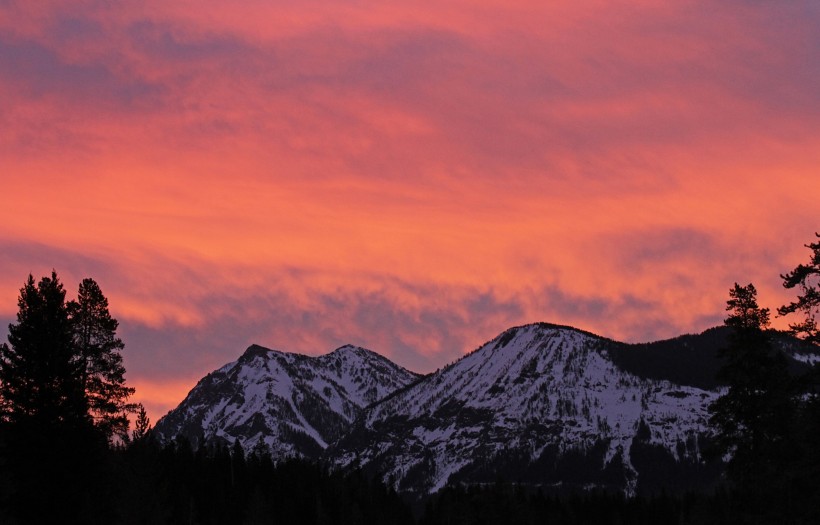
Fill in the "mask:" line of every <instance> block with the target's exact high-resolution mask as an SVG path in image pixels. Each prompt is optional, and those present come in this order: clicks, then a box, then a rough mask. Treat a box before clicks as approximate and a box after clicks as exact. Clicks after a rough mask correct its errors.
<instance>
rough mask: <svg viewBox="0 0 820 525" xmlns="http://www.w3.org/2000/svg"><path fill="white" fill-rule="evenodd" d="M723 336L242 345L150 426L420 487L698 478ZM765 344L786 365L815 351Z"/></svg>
mask: <svg viewBox="0 0 820 525" xmlns="http://www.w3.org/2000/svg"><path fill="white" fill-rule="evenodd" d="M726 334H727V333H726V331H725V330H723V329H713V330H707V331H706V332H704V333H703V334H700V335H688V336H682V337H679V338H676V339H672V340H669V341H660V342H657V343H650V344H644V345H626V344H623V343H618V342H615V341H611V340H608V339H604V338H601V337H598V336H595V335H594V334H590V333H586V332H582V331H579V330H576V329H573V328H569V327H561V326H555V325H548V324H534V325H527V326H523V327H518V328H512V329H510V330H507V331H505V332H504V333H502V334H500V335H499V336H498V337H496V338H495V339H493V340H492V341H490V342H488V343H486V344H484V345H482V346H481V347H479V348H478V349H476V350H475V351H473V352H472V353H470V354H468V355H465V356H464V357H463V358H461V359H460V360H458V361H456V362H455V363H453V364H452V365H450V366H448V367H446V368H444V369H442V370H439V371H438V372H436V373H434V374H430V375H428V376H424V377H422V376H418V375H416V374H413V373H411V372H408V371H406V370H404V369H403V368H401V367H399V366H398V365H395V364H393V363H391V362H390V361H388V360H387V359H385V358H383V357H381V356H379V355H377V354H374V353H372V352H369V351H367V350H363V349H360V348H354V347H343V348H340V349H339V350H336V351H335V352H332V353H330V354H327V355H324V356H321V357H307V356H302V355H297V354H287V353H283V352H276V351H272V350H267V349H264V348H261V347H257V346H253V347H251V348H249V349H248V350H247V351H246V352H245V354H244V355H243V356H242V357H241V358H240V359H239V360H238V361H236V362H234V363H230V364H228V365H226V366H225V367H223V368H221V369H219V370H217V371H215V372H213V373H211V374H209V375H208V376H206V377H205V378H204V379H203V380H202V381H200V383H199V384H198V385H197V386H196V387H195V388H194V389H193V390H192V391H191V393H190V394H189V395H188V397H187V398H186V399H185V401H183V403H182V404H181V405H180V406H179V407H178V408H177V409H175V410H174V411H172V412H170V413H169V414H168V415H167V416H166V417H165V418H163V419H162V420H160V422H159V423H158V424H157V430H156V432H157V435H158V436H159V437H160V438H161V439H166V440H167V439H169V438H171V437H173V436H175V435H177V434H183V435H185V436H187V437H188V438H189V439H191V440H192V441H194V442H195V443H196V442H197V441H198V440H199V439H201V437H204V438H205V439H208V440H220V439H221V440H225V441H233V440H234V439H238V440H239V441H240V442H241V443H242V444H243V446H245V447H246V448H249V447H253V446H258V445H259V444H263V445H264V446H266V447H268V448H269V449H270V450H271V452H272V453H273V455H274V457H276V458H281V457H285V456H293V455H296V456H303V457H309V458H318V457H321V458H323V459H325V460H326V461H328V462H331V463H334V464H336V465H338V466H341V467H349V466H358V467H362V468H363V469H365V470H366V471H368V472H371V473H373V474H378V475H380V476H382V477H383V478H384V479H385V480H387V481H389V482H390V483H393V484H394V485H395V486H396V488H397V489H399V490H401V491H403V492H405V493H408V494H417V495H423V494H426V493H429V492H433V491H435V490H438V489H440V488H441V487H443V486H444V485H445V484H447V483H493V482H495V481H496V480H498V479H499V478H502V479H507V480H509V481H518V482H522V483H531V484H537V485H539V486H542V487H544V486H547V487H552V488H554V489H556V490H561V489H565V488H572V487H580V488H588V487H591V486H599V487H609V488H612V489H617V490H622V491H625V492H627V493H636V492H651V491H656V490H659V489H660V488H665V489H668V490H683V489H688V488H702V487H704V486H708V484H709V483H710V482H712V481H714V480H715V479H716V478H717V476H718V475H719V473H720V472H721V468H722V467H721V464H720V463H719V462H712V463H707V462H705V461H704V459H703V458H704V455H703V450H704V449H705V448H706V447H708V440H709V429H708V425H707V421H708V413H707V407H708V405H709V403H711V402H712V401H713V400H714V399H716V398H717V396H718V395H719V390H718V388H719V385H718V384H717V382H716V381H715V379H714V374H715V372H716V370H717V368H718V367H719V360H718V358H717V351H718V349H719V348H721V347H722V346H723V344H724V343H725V338H726ZM776 343H777V344H778V345H779V346H781V348H783V349H784V350H785V351H786V353H787V354H788V355H790V356H792V357H793V358H794V359H792V361H793V364H794V366H795V367H800V366H806V365H805V363H809V362H813V360H817V359H818V356H817V354H816V353H813V352H814V351H813V350H810V349H806V348H804V347H801V346H800V345H799V344H796V343H794V341H793V340H790V339H783V340H777V341H776Z"/></svg>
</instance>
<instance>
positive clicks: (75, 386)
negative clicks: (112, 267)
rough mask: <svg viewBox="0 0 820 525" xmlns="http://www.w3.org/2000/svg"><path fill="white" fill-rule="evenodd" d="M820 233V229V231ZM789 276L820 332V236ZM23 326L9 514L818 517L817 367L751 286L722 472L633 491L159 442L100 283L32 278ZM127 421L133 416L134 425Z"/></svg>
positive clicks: (730, 366)
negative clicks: (670, 487)
mask: <svg viewBox="0 0 820 525" xmlns="http://www.w3.org/2000/svg"><path fill="white" fill-rule="evenodd" d="M818 237H820V234H819V235H818ZM807 247H808V248H809V249H810V250H811V258H810V261H809V263H808V264H800V265H798V266H797V267H796V268H795V269H794V270H793V271H791V272H789V273H787V274H785V275H782V276H781V277H782V279H783V285H784V287H786V288H787V289H794V290H795V291H796V299H795V301H794V302H792V303H790V304H788V305H784V306H782V307H780V308H779V309H778V314H779V315H783V316H792V318H794V319H797V320H796V321H795V322H793V323H792V324H791V325H790V332H791V333H792V334H793V335H794V336H797V337H800V338H801V339H803V340H804V341H806V342H807V343H808V344H812V345H818V344H820V333H818V328H817V324H816V315H817V313H818V308H820V283H818V280H819V279H820V242H814V243H811V244H808V245H807ZM18 308H19V309H18V313H17V322H16V323H13V324H11V325H10V326H9V336H8V343H3V344H2V345H0V523H3V524H32V523H34V524H36V523H87V524H96V523H114V524H117V523H122V524H132V523H134V524H137V523H145V524H161V523H173V524H176V523H180V524H186V523H187V524H194V523H196V524H221V523H237V524H261V523H271V524H317V525H319V524H326V523H327V524H330V523H334V524H370V523H373V524H386V523H395V524H414V523H418V524H420V525H421V524H431V525H432V524H483V523H487V524H490V523H506V524H535V523H539V524H593V523H594V524H607V523H612V524H625V523H630V524H643V523H647V524H649V523H699V524H703V523H738V524H741V523H742V524H745V523H794V524H800V523H818V522H820V484H818V483H817V480H818V479H820V446H818V445H820V442H819V441H818V436H820V368H819V367H818V365H815V366H814V367H813V368H812V369H811V371H809V372H807V373H802V374H800V375H795V374H794V373H792V372H790V371H789V369H788V367H787V365H786V360H785V357H784V356H783V355H782V353H781V352H780V351H778V350H775V349H774V346H773V345H772V344H771V340H772V337H773V336H774V335H775V334H774V332H773V331H772V330H771V329H770V322H771V319H770V317H771V314H770V311H769V309H767V308H762V307H760V306H759V305H758V302H757V291H756V289H755V287H754V286H753V285H752V284H748V285H739V284H735V286H734V287H733V288H732V289H731V290H730V291H729V299H728V300H727V303H726V311H727V317H726V320H725V324H726V326H727V327H728V328H729V329H731V331H732V332H731V335H730V337H729V340H728V344H727V345H726V346H725V348H722V349H721V350H720V352H719V356H720V360H721V367H720V370H719V372H718V379H719V380H720V382H721V383H722V384H725V385H728V387H727V388H726V390H725V392H724V394H723V395H722V396H721V397H719V398H718V399H717V401H716V402H715V403H713V404H712V406H710V413H711V426H712V428H713V431H714V443H715V445H714V447H713V449H712V450H709V451H705V453H707V454H711V455H714V456H719V457H724V458H728V461H727V467H726V472H725V476H724V480H723V483H722V484H721V485H720V486H719V487H718V488H717V489H714V490H711V491H708V492H707V491H704V492H700V493H683V494H681V493H675V494H672V493H665V492H660V493H657V494H653V495H648V496H647V495H643V496H639V497H638V496H636V497H626V496H624V495H623V494H620V493H607V492H602V491H598V490H594V489H591V490H587V491H582V492H562V491H560V490H559V489H556V488H555V487H532V486H521V485H517V484H515V483H511V482H510V480H504V479H502V478H499V479H498V480H497V482H495V483H493V484H487V485H481V486H475V485H471V486H465V485H458V486H448V487H445V488H444V489H442V490H441V491H439V492H438V493H436V494H433V495H431V496H429V497H428V498H426V499H425V500H423V501H408V500H407V499H405V498H404V497H403V496H402V494H399V493H397V492H396V491H395V489H394V488H393V487H391V486H390V483H389V480H387V481H385V480H381V479H378V478H373V477H370V476H367V475H365V474H364V473H363V472H361V471H359V470H355V469H347V470H334V469H331V468H330V467H329V466H328V465H323V464H320V463H312V462H307V461H304V460H299V459H295V458H294V459H290V460H286V461H280V462H274V461H273V460H272V459H271V457H270V455H269V453H268V452H267V451H266V449H265V447H264V446H259V447H255V448H254V449H253V450H243V449H242V448H241V447H240V446H239V445H238V444H235V445H234V446H232V447H229V446H227V445H224V444H205V445H203V446H200V447H198V448H196V449H194V448H193V447H192V446H191V445H190V443H189V442H187V441H186V440H184V439H182V438H178V439H176V440H173V441H172V442H170V443H166V444H160V443H157V442H156V440H155V439H153V437H152V433H151V425H150V421H149V420H148V418H147V415H146V413H145V410H144V408H143V407H141V406H140V405H139V404H135V403H133V402H131V397H132V396H133V395H134V389H133V388H130V387H128V386H127V385H126V382H125V378H124V373H125V369H124V366H123V362H122V351H123V349H124V344H123V342H122V341H121V340H120V339H119V338H118V337H117V334H116V332H117V328H118V322H117V320H116V319H114V318H113V317H112V316H111V314H110V312H109V307H108V300H107V298H106V297H105V296H104V295H103V293H102V291H101V289H100V287H99V286H98V285H97V283H96V282H95V281H94V280H93V279H90V278H89V279H85V280H83V281H82V282H81V283H80V285H79V289H78V292H77V296H76V299H71V300H67V299H66V290H65V288H64V286H63V283H62V282H61V281H60V279H59V277H58V276H57V273H56V272H52V274H51V275H50V276H46V277H43V278H41V279H40V280H39V281H36V280H35V279H34V277H33V276H29V277H28V279H27V280H26V282H25V283H24V285H23V287H22V288H21V290H20V296H19V299H18ZM131 420H134V424H133V427H134V428H131V426H132V425H131Z"/></svg>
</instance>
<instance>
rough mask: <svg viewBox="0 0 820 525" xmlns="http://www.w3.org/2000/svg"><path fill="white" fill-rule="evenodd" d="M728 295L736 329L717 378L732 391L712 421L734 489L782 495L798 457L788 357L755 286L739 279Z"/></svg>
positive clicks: (756, 500)
mask: <svg viewBox="0 0 820 525" xmlns="http://www.w3.org/2000/svg"><path fill="white" fill-rule="evenodd" d="M729 297H730V298H729V300H728V301H727V306H726V309H727V310H728V311H729V312H730V313H729V315H728V317H727V318H726V320H725V324H726V325H727V326H729V327H731V328H732V333H731V335H730V337H729V344H728V346H727V347H726V348H725V349H724V350H723V351H722V352H721V354H722V357H723V359H724V365H723V366H722V368H721V369H720V371H719V377H718V378H719V379H720V380H721V381H723V382H724V383H725V384H727V385H728V390H727V392H726V393H725V394H724V395H723V396H721V397H719V398H718V399H717V400H716V401H715V402H713V403H712V404H711V405H710V407H709V411H710V413H711V418H710V423H711V424H712V426H713V428H714V429H715V430H716V436H715V438H716V447H717V448H718V451H719V452H720V453H722V454H728V455H730V456H731V459H730V460H729V464H728V468H727V472H728V475H729V478H730V480H731V481H732V482H733V484H734V486H735V488H736V489H737V490H738V491H739V492H740V493H742V494H744V495H745V496H748V497H749V502H750V504H762V502H764V501H766V502H770V501H771V499H770V498H776V495H777V494H781V495H782V494H783V491H784V490H785V484H786V483H787V482H786V480H785V479H784V476H785V475H786V473H787V471H786V468H785V467H786V466H787V465H788V464H790V462H791V461H792V460H793V458H792V457H791V456H792V452H793V451H792V450H791V445H792V440H791V434H790V433H791V429H792V428H793V423H794V416H795V411H796V407H795V403H794V390H793V382H792V380H791V378H790V376H789V372H788V368H787V362H786V358H785V356H784V355H783V353H782V352H780V351H777V350H775V349H774V348H773V347H772V345H771V342H770V338H769V334H768V333H767V331H766V329H767V328H768V326H769V310H768V309H767V308H760V307H759V306H758V304H757V290H756V289H755V287H754V286H753V285H752V284H749V285H746V286H740V285H738V284H737V283H735V285H734V287H733V288H732V290H730V292H729ZM757 510H760V509H757Z"/></svg>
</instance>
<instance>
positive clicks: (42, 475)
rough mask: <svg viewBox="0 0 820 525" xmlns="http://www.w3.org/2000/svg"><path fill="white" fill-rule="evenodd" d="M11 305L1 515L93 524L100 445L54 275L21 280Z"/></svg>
mask: <svg viewBox="0 0 820 525" xmlns="http://www.w3.org/2000/svg"><path fill="white" fill-rule="evenodd" d="M18 306H19V310H18V313H17V323H16V324H12V325H9V336H8V340H9V344H8V345H6V344H3V345H2V346H1V347H0V407H2V410H1V411H0V420H2V426H3V428H2V432H3V436H4V439H5V442H6V443H5V450H4V452H5V458H3V460H4V461H5V462H6V464H7V466H8V475H9V476H10V478H11V486H12V487H13V488H12V490H13V491H14V494H12V495H11V496H10V498H9V512H10V514H11V515H13V516H15V517H16V518H17V519H18V520H19V521H21V522H23V523H44V522H49V521H51V520H54V522H57V521H60V522H63V523H67V522H81V521H82V522H86V523H94V522H96V521H98V520H97V518H98V517H101V516H103V515H104V514H105V513H104V507H105V505H104V504H98V507H97V508H96V509H95V508H94V505H95V503H94V502H92V501H91V497H90V493H89V491H91V490H94V489H95V488H97V487H99V486H103V487H104V486H105V485H106V484H105V483H102V484H99V483H98V481H99V474H100V466H101V465H102V463H103V461H101V459H100V456H99V454H100V453H101V447H100V445H101V443H100V440H99V439H98V434H97V433H96V432H95V431H94V427H93V424H92V422H91V418H90V417H89V415H88V403H87V399H86V397H85V393H84V388H83V368H82V364H81V363H80V362H79V361H78V360H77V359H76V358H75V357H76V354H75V347H74V340H73V332H72V324H71V322H70V321H69V318H68V313H67V309H66V303H65V290H64V289H63V285H62V283H60V281H59V279H58V278H57V274H56V273H55V272H52V274H51V277H50V278H49V277H43V278H42V279H41V280H40V282H39V283H36V284H35V281H34V278H33V277H32V276H31V275H29V278H28V280H27V281H26V283H25V284H24V286H23V288H22V289H21V290H20V297H19V299H18ZM100 519H102V518H100Z"/></svg>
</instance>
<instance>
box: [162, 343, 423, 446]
mask: <svg viewBox="0 0 820 525" xmlns="http://www.w3.org/2000/svg"><path fill="white" fill-rule="evenodd" d="M417 377H418V376H417V375H416V374H414V373H412V372H409V371H407V370H405V369H404V368H402V367H400V366H398V365H396V364H394V363H392V362H391V361H389V360H387V359H386V358H384V357H382V356H380V355H378V354H376V353H374V352H371V351H369V350H365V349H363V348H358V347H354V346H343V347H341V348H339V349H337V350H335V351H333V352H331V353H329V354H326V355H322V356H319V357H309V356H305V355H300V354H292V353H285V352H279V351H276V350H269V349H266V348H263V347H261V346H257V345H253V346H251V347H249V348H248V349H247V350H246V351H245V353H244V354H243V355H242V356H241V357H240V358H239V359H238V360H237V361H235V362H232V363H229V364H227V365H225V366H223V367H222V368H220V369H219V370H216V371H214V372H212V373H210V374H208V375H207V376H206V377H204V378H203V379H202V380H201V381H200V382H199V383H198V384H197V385H196V387H194V389H193V390H191V392H190V393H189V394H188V396H187V397H186V398H185V400H184V401H183V402H182V403H181V404H180V405H179V406H178V407H177V408H176V409H174V410H172V411H171V412H169V413H168V414H167V415H166V416H165V417H163V418H162V419H160V421H159V422H157V425H156V428H155V434H156V435H157V437H158V438H159V439H160V440H161V441H167V440H170V439H172V438H174V437H176V436H178V435H183V436H185V437H186V438H188V439H189V440H191V441H192V442H193V443H194V444H195V445H197V444H198V443H199V442H200V440H201V439H202V438H204V439H205V440H206V441H219V440H223V441H225V442H228V443H232V442H233V441H234V440H235V439H238V440H239V441H240V443H241V444H242V445H243V447H245V448H246V449H248V448H251V447H254V446H257V445H258V444H259V443H260V442H261V443H264V444H265V445H266V446H267V447H269V449H270V450H271V453H272V454H273V456H274V457H275V458H279V457H285V456H292V455H296V456H305V457H316V456H318V455H319V454H320V453H321V451H322V449H324V448H326V447H327V445H328V443H330V442H331V441H333V440H335V439H337V438H338V437H339V436H340V435H341V434H342V433H344V432H345V431H346V430H347V429H348V427H349V426H350V424H351V423H352V421H353V420H354V419H356V418H357V417H358V416H359V415H360V414H361V413H362V410H363V409H364V407H365V406H367V405H369V404H371V403H374V402H375V401H378V400H379V399H381V398H383V397H384V396H386V395H387V394H389V393H391V392H393V391H395V390H397V389H398V388H400V387H403V386H405V385H407V384H408V383H410V382H412V381H414V380H415V379H417Z"/></svg>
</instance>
